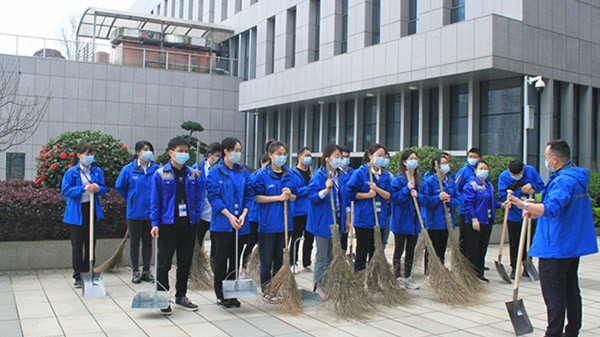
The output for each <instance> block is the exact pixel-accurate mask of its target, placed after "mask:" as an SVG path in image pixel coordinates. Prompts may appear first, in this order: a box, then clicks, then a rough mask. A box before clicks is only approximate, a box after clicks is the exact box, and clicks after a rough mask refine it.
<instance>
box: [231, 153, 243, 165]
mask: <svg viewBox="0 0 600 337" xmlns="http://www.w3.org/2000/svg"><path fill="white" fill-rule="evenodd" d="M229 160H230V161H231V162H232V163H234V164H237V163H239V162H240V160H242V153H241V152H232V153H231V155H230V156H229Z"/></svg>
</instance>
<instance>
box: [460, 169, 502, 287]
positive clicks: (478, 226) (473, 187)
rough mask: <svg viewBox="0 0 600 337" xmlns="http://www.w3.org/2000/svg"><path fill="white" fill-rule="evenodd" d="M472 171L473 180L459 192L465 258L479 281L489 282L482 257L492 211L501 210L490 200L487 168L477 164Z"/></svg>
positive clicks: (491, 187)
mask: <svg viewBox="0 0 600 337" xmlns="http://www.w3.org/2000/svg"><path fill="white" fill-rule="evenodd" d="M474 167H475V171H474V172H475V177H476V178H472V179H471V180H470V181H469V183H468V184H465V187H464V189H463V206H464V217H465V221H466V223H467V224H466V226H465V227H466V228H465V235H466V237H465V243H466V252H467V254H466V256H467V259H469V261H470V262H471V263H472V264H473V266H474V267H475V270H476V271H477V274H478V276H479V279H480V280H482V281H484V282H489V280H488V279H487V278H485V276H484V267H485V254H486V253H487V247H488V244H489V242H490V235H491V233H492V226H493V225H494V220H495V216H496V208H499V207H501V203H499V202H497V201H496V199H495V198H494V187H493V186H492V184H491V183H490V182H489V181H488V180H487V178H488V176H489V166H488V164H487V163H486V162H485V161H484V160H480V161H478V162H477V163H476V164H475V166H474Z"/></svg>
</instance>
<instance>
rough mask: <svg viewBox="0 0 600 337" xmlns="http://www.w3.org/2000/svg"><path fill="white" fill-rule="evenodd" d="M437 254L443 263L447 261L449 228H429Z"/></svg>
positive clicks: (428, 231)
mask: <svg viewBox="0 0 600 337" xmlns="http://www.w3.org/2000/svg"><path fill="white" fill-rule="evenodd" d="M427 233H429V237H430V238H431V242H432V243H433V249H434V250H435V255H437V257H438V258H439V259H440V262H442V265H443V264H444V262H445V261H446V247H447V246H448V230H447V229H429V230H427ZM425 272H427V251H426V252H425Z"/></svg>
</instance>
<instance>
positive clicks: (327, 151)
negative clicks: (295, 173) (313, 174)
mask: <svg viewBox="0 0 600 337" xmlns="http://www.w3.org/2000/svg"><path fill="white" fill-rule="evenodd" d="M335 150H339V151H340V152H342V148H341V147H340V146H339V145H337V144H333V143H331V144H327V145H326V146H325V148H323V155H322V156H321V165H322V166H324V167H326V166H327V165H326V164H327V163H326V162H325V158H329V157H331V155H332V154H333V153H334V152H335Z"/></svg>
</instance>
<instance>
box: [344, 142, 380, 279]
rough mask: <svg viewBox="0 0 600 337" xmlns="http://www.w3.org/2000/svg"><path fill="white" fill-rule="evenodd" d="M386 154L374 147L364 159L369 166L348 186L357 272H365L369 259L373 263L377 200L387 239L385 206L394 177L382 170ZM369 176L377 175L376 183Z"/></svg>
mask: <svg viewBox="0 0 600 337" xmlns="http://www.w3.org/2000/svg"><path fill="white" fill-rule="evenodd" d="M386 152H387V149H386V148H385V146H383V145H381V144H373V145H371V146H370V147H369V149H368V150H367V151H366V152H365V154H364V156H363V162H365V164H363V165H362V166H361V167H360V168H358V169H356V171H354V173H353V174H352V177H350V181H349V182H348V193H349V194H350V198H351V200H354V219H353V221H352V224H353V226H354V228H355V230H356V260H355V261H354V270H355V271H361V270H363V269H365V268H366V266H367V258H369V260H370V259H371V258H372V257H373V252H374V251H375V245H374V244H375V241H374V233H375V231H374V228H375V211H374V209H373V198H375V202H376V205H375V207H376V209H377V218H378V220H379V226H380V227H381V235H382V239H383V233H384V231H383V228H384V227H385V225H386V223H387V217H388V214H387V211H386V209H385V203H386V201H387V200H388V199H389V198H390V175H389V173H388V172H387V171H386V170H385V169H383V168H382V167H381V165H382V163H383V162H384V161H385V153H386ZM369 172H370V173H371V174H372V175H373V182H370V178H369V175H370V174H369Z"/></svg>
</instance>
